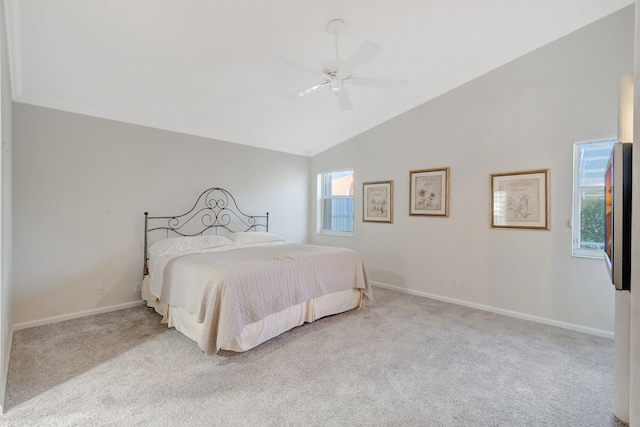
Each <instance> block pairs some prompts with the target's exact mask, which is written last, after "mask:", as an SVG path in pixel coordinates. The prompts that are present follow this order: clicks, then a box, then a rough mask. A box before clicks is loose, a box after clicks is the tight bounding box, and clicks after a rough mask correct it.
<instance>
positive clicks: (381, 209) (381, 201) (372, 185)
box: [362, 181, 393, 224]
mask: <svg viewBox="0 0 640 427" xmlns="http://www.w3.org/2000/svg"><path fill="white" fill-rule="evenodd" d="M362 221H363V222H386V223H389V224H393V181H374V182H363V183H362Z"/></svg>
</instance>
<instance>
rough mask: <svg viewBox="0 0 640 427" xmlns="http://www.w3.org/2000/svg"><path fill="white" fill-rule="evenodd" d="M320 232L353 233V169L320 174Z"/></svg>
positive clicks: (349, 234)
mask: <svg viewBox="0 0 640 427" xmlns="http://www.w3.org/2000/svg"><path fill="white" fill-rule="evenodd" d="M318 211H319V212H318V232H319V233H324V234H338V235H347V236H351V235H353V171H352V170H346V171H339V172H329V173H321V174H318Z"/></svg>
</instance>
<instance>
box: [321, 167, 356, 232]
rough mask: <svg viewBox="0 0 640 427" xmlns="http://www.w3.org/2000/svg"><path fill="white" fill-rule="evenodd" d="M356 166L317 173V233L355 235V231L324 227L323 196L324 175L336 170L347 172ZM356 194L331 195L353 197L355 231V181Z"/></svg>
mask: <svg viewBox="0 0 640 427" xmlns="http://www.w3.org/2000/svg"><path fill="white" fill-rule="evenodd" d="M354 170H355V169H354V168H344V169H338V170H329V171H323V172H318V173H317V188H316V196H317V200H316V205H317V213H316V218H317V223H316V225H317V227H316V233H317V234H322V235H325V236H340V237H353V231H336V230H325V229H323V228H322V223H323V219H324V203H323V201H324V196H323V191H322V190H323V188H322V177H323V176H324V175H326V174H328V173H334V172H347V171H354ZM353 193H354V194H352V195H351V196H333V197H331V198H332V199H339V198H344V199H353V200H354V205H353V209H354V212H353V215H354V221H353V229H354V231H355V228H356V224H355V182H354V191H353Z"/></svg>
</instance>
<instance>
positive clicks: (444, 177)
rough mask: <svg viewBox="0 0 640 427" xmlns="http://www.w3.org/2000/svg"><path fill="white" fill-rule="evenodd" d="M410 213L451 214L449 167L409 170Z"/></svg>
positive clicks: (414, 214) (415, 214)
mask: <svg viewBox="0 0 640 427" xmlns="http://www.w3.org/2000/svg"><path fill="white" fill-rule="evenodd" d="M409 215H410V216H418V215H425V216H441V217H448V216H449V168H437V169H420V170H412V171H409Z"/></svg>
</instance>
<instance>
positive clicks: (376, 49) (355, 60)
mask: <svg viewBox="0 0 640 427" xmlns="http://www.w3.org/2000/svg"><path fill="white" fill-rule="evenodd" d="M381 51H382V48H381V47H380V46H378V45H377V44H375V43H374V42H370V41H368V40H367V41H366V42H364V43H362V45H360V47H359V48H358V49H357V50H356V51H355V52H354V53H353V55H351V57H350V58H349V59H347V60H346V62H345V63H344V64H342V67H340V69H339V70H338V74H340V75H342V76H344V77H347V76H350V75H351V74H353V72H354V71H355V70H356V69H357V68H358V67H360V66H361V65H362V64H364V63H365V62H367V61H369V60H370V59H371V58H373V57H374V56H376V55H377V54H378V53H380V52H381Z"/></svg>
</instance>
